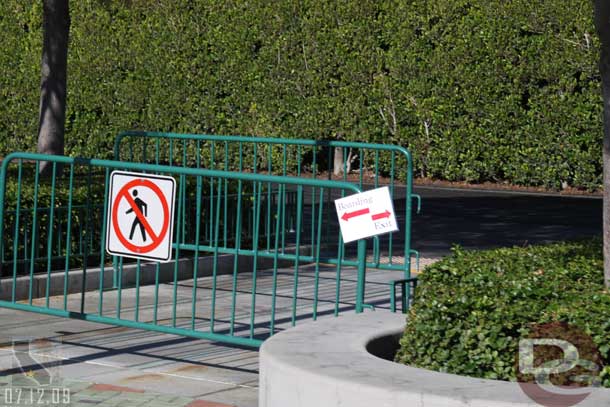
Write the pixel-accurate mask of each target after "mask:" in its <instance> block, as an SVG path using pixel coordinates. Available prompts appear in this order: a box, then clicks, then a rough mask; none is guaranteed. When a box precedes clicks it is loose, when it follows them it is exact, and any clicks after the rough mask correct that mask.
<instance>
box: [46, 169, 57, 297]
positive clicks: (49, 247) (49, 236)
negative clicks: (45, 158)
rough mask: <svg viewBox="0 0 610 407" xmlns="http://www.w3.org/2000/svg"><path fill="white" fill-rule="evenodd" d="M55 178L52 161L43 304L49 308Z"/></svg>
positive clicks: (55, 173)
mask: <svg viewBox="0 0 610 407" xmlns="http://www.w3.org/2000/svg"><path fill="white" fill-rule="evenodd" d="M56 178H57V163H56V162H53V171H52V173H51V204H50V206H49V226H48V230H47V281H46V285H45V305H46V307H47V308H49V296H50V295H49V294H50V291H51V258H52V257H53V221H54V218H55V181H56Z"/></svg>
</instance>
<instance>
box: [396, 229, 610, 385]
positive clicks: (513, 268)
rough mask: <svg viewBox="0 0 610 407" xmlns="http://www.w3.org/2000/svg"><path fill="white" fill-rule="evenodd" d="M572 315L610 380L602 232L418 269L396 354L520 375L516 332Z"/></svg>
mask: <svg viewBox="0 0 610 407" xmlns="http://www.w3.org/2000/svg"><path fill="white" fill-rule="evenodd" d="M551 322H561V323H567V324H569V325H570V326H574V327H576V328H578V329H579V330H580V331H581V332H583V333H585V334H587V335H588V336H590V337H591V338H592V339H593V341H594V342H595V345H596V346H597V348H598V350H599V353H600V356H601V360H602V365H604V366H605V367H603V370H602V373H601V379H602V382H603V385H604V386H605V387H610V367H608V365H609V364H610V363H609V362H610V293H609V292H608V290H606V289H605V287H604V284H603V257H602V249H601V241H600V240H598V239H594V240H586V241H580V242H565V243H555V244H550V245H543V246H531V247H521V248H517V247H515V248H502V249H495V250H489V251H465V250H462V249H461V248H454V250H453V254H452V256H450V257H448V258H446V259H444V260H442V261H440V262H438V263H436V264H434V265H432V266H430V267H428V268H427V269H426V270H425V271H424V272H423V273H422V275H421V280H420V286H419V287H418V292H417V295H416V299H415V303H414V305H413V307H412V308H411V312H410V315H409V318H408V322H407V326H406V329H405V333H404V336H403V337H402V339H401V341H400V343H401V346H400V349H399V351H398V353H397V355H396V361H397V362H401V363H405V364H409V365H412V366H416V367H421V368H427V369H433V370H438V371H442V372H448V373H454V374H460V375H466V376H475V377H482V378H488V379H501V380H513V381H514V380H516V379H517V368H516V364H515V360H516V355H517V353H518V345H519V339H520V338H523V337H528V335H529V334H530V333H531V332H532V330H533V329H534V327H535V326H538V324H545V323H551Z"/></svg>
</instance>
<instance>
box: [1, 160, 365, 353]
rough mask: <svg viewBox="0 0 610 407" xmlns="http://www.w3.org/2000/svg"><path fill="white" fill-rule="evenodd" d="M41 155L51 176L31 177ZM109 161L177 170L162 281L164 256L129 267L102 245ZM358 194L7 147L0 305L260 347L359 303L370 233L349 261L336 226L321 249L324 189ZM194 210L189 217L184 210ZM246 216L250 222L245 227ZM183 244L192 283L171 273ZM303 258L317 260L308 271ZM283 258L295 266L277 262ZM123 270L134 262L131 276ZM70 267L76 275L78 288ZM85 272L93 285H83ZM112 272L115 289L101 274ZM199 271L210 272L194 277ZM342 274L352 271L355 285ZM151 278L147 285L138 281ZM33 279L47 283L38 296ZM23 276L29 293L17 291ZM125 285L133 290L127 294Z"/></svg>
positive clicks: (334, 186)
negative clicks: (83, 189)
mask: <svg viewBox="0 0 610 407" xmlns="http://www.w3.org/2000/svg"><path fill="white" fill-rule="evenodd" d="M42 161H49V162H52V175H51V176H50V177H49V178H46V179H41V178H40V177H39V175H38V174H39V169H40V163H41V162H42ZM112 170H125V171H134V172H140V173H149V174H160V175H169V176H172V177H174V178H175V179H176V182H177V184H176V185H177V195H176V196H177V199H176V210H175V231H174V234H173V236H174V238H173V243H172V247H173V250H174V256H173V258H174V262H173V263H168V264H169V266H168V267H170V270H171V273H172V275H173V278H172V279H171V280H170V282H169V284H163V283H162V282H160V275H161V274H162V272H164V270H165V269H163V267H166V266H167V265H162V264H160V263H146V264H145V263H144V262H141V261H140V260H137V261H133V262H132V263H131V264H128V262H129V259H126V258H123V257H119V258H118V261H116V262H114V263H113V261H112V256H110V255H108V254H107V253H106V247H105V239H104V236H105V235H106V221H107V216H108V214H107V205H106V204H105V203H106V202H107V199H108V194H109V177H110V173H111V171H112ZM82 174H86V175H85V176H84V180H85V181H84V183H85V184H88V186H87V188H88V189H87V192H88V193H85V194H80V193H78V188H77V187H76V184H77V182H78V179H79V178H80V177H81V176H82ZM14 179H16V180H17V181H18V182H17V183H16V184H15V183H11V182H12V181H14ZM24 179H33V180H34V183H33V185H32V190H31V191H30V190H28V191H27V192H24V190H23V189H22V188H21V184H22V183H21V181H23V180H24ZM92 180H97V182H92ZM8 185H12V186H11V188H10V191H9V188H7V186H8ZM15 185H16V189H15V190H13V187H14V186H15ZM96 191H97V192H96ZM358 192H360V188H358V187H357V186H355V185H353V184H351V183H346V182H339V181H329V180H320V179H308V178H299V177H278V176H274V175H266V174H255V173H244V172H241V173H238V172H227V171H219V170H209V169H202V168H187V167H177V166H164V165H158V164H145V163H130V162H119V161H108V160H98V159H80V158H70V157H61V156H48V155H39V154H31V153H13V154H10V155H9V156H7V157H6V158H5V159H4V161H3V163H2V167H1V171H0V208H1V210H0V234H1V235H2V239H1V240H0V253H2V254H3V256H2V258H1V262H0V265H1V267H2V273H3V276H5V278H7V276H8V280H9V282H10V287H9V289H8V291H6V290H5V291H3V292H2V293H0V296H2V300H0V307H6V308H11V309H17V310H24V311H32V312H37V313H42V314H48V315H54V316H59V317H66V318H77V319H83V320H87V321H93V322H100V323H106V324H111V325H119V326H126V327H131V328H141V329H147V330H152V331H158V332H164V333H171V334H178V335H184V336H190V337H195V338H202V339H209V340H217V341H222V342H227V343H232V344H238V345H247V346H259V345H260V344H261V343H262V341H263V340H264V338H266V337H268V336H269V335H272V334H273V333H274V332H276V330H277V325H278V324H279V323H282V322H283V323H289V324H291V325H294V324H295V323H296V321H297V320H299V319H301V318H303V317H311V318H313V319H315V318H317V316H318V315H319V314H320V313H322V312H325V313H333V314H335V315H337V314H338V313H339V312H340V311H341V310H342V309H343V308H353V309H355V310H356V312H361V311H362V310H363V308H364V307H366V304H365V302H364V292H365V270H366V261H365V259H366V241H365V240H364V239H363V240H360V241H358V243H357V247H356V257H357V260H356V261H355V262H353V264H354V265H355V266H356V268H355V269H349V268H346V267H345V263H344V261H343V260H344V256H345V254H346V253H347V251H346V249H345V246H346V245H344V244H343V242H342V240H341V237H340V235H337V236H336V237H337V242H336V243H337V244H336V246H337V252H336V253H332V254H327V253H323V252H322V251H321V247H322V239H323V236H324V229H325V222H326V219H327V218H328V217H329V216H330V215H329V214H328V213H329V212H333V211H334V205H328V204H327V199H326V197H327V196H329V195H338V196H341V195H350V194H353V193H358ZM186 197H189V199H186ZM312 197H315V199H314V200H313V201H312V200H311V199H312ZM289 200H290V202H288V201H289ZM289 204H290V205H289ZM291 205H292V206H294V208H295V209H296V210H295V218H294V219H293V220H292V221H291V222H292V224H291V228H292V230H291V229H290V228H287V227H284V224H285V223H287V222H288V221H287V219H286V216H285V212H286V210H287V208H289V207H290V206H291ZM41 207H44V208H45V209H44V210H43V211H41V209H40V208H41ZM263 207H264V208H263ZM58 208H62V209H61V210H58ZM63 208H65V209H63ZM83 208H84V209H83ZM268 208H270V209H268ZM263 209H265V211H264V210H263ZM267 209H268V210H267ZM83 210H84V212H82V211H83ZM189 211H191V212H192V214H193V216H192V218H190V219H187V213H188V212H189ZM265 212H266V213H265ZM26 213H27V214H28V215H27V217H26V215H25V214H26ZM248 214H249V215H248ZM247 215H248V216H247ZM79 217H85V218H86V220H85V221H84V222H82V224H83V225H85V226H84V227H83V230H82V231H77V232H75V230H74V229H73V227H72V224H73V223H74V222H75V221H76V220H77V218H79ZM305 217H307V218H311V219H313V223H311V224H309V223H308V227H312V229H311V230H309V229H306V228H305V227H304V225H305V223H306V222H305ZM244 219H249V220H248V221H247V222H251V228H249V229H246V228H244V226H243V224H244V223H247V222H244ZM8 220H10V221H8ZM187 221H188V222H190V224H189V225H187V224H186V223H187ZM187 226H188V228H187ZM204 230H209V233H208V234H205V233H203V231H204ZM83 242H84V243H83ZM81 246H82V247H81ZM185 251H188V252H189V253H192V254H193V257H194V261H192V263H189V264H191V266H190V267H191V269H190V270H189V271H188V272H189V275H190V276H191V277H192V279H191V280H190V282H189V281H188V280H187V281H186V282H185V281H179V280H178V275H179V272H181V269H180V268H181V267H183V265H182V263H181V260H179V259H182V258H183V253H184V252H185ZM24 253H27V255H25V254H24ZM77 254H78V256H81V257H82V259H81V262H82V264H81V265H80V266H79V267H78V268H76V269H75V268H73V266H74V265H73V263H72V258H73V257H74V256H76V255H77ZM244 259H250V261H249V262H245V260H244ZM205 261H207V263H206V262H205ZM58 262H59V263H61V266H62V267H57V266H58ZM265 262H266V263H265ZM263 263H265V264H266V265H264V264H263ZM304 263H305V264H309V265H312V266H311V268H310V269H309V272H307V271H306V270H304V269H303V268H302V267H303V264H304ZM185 264H186V263H185ZM286 264H289V265H290V267H289V268H282V267H286ZM94 265H95V266H96V268H95V270H94V267H93V266H94ZM329 265H331V266H329ZM263 266H264V267H263ZM130 267H131V269H133V270H135V271H134V273H133V275H131V276H128V275H127V274H128V268H130ZM244 267H248V271H247V272H244ZM58 268H60V269H61V270H62V271H61V273H60V274H58V273H57V272H56V271H57V269H58ZM24 269H25V270H27V273H26V274H25V275H22V274H23V270H24ZM162 269H163V270H162ZM54 272H55V273H54ZM37 273H43V274H42V275H41V274H37ZM75 273H77V274H79V275H82V278H81V281H80V282H79V283H78V284H77V286H76V288H75V286H74V281H73V280H75V279H74V277H75ZM80 273H82V274H80ZM92 273H96V275H97V277H96V278H99V285H98V286H97V287H96V288H97V289H96V290H95V291H93V292H88V293H87V294H85V293H86V291H87V290H86V287H87V285H88V283H87V276H88V275H90V276H91V275H93V274H92ZM109 273H110V274H112V276H113V277H114V278H113V280H114V283H115V287H114V288H113V285H112V284H108V278H105V277H107V276H108V274H109ZM350 273H351V274H350ZM204 275H205V276H206V278H207V279H206V280H205V281H204V282H201V281H202V280H200V278H202V277H203V276H204ZM342 275H343V277H345V276H346V275H351V277H353V278H350V279H349V281H350V282H351V285H349V284H347V283H346V282H345V279H342ZM153 276H154V278H153ZM57 277H60V278H57ZM146 279H147V281H153V284H152V285H150V286H145V285H144V281H145V280H146ZM322 279H325V280H326V281H328V280H331V281H333V280H334V281H335V285H334V291H333V292H332V293H328V292H327V293H322V292H321V288H320V281H321V280H322ZM342 281H343V282H342ZM305 282H307V285H306V284H305ZM36 284H39V287H40V284H42V289H41V290H42V296H41V297H40V298H38V299H37V295H36V293H35V292H34V287H35V285H36ZM346 284H347V285H346ZM23 285H24V286H25V288H26V295H25V297H24V298H20V295H19V292H20V291H22V288H23V287H22V286H23ZM20 287H21V288H20ZM128 288H129V289H132V290H135V295H133V296H125V293H124V292H125V290H126V289H128ZM303 290H305V293H304V292H303ZM325 290H327V288H325ZM131 292H133V291H130V293H131ZM221 304H222V305H224V306H221ZM222 310H224V311H222Z"/></svg>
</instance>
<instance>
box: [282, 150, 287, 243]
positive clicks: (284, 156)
mask: <svg viewBox="0 0 610 407" xmlns="http://www.w3.org/2000/svg"><path fill="white" fill-rule="evenodd" d="M286 165H287V164H286V144H284V145H282V175H283V176H284V177H285V176H286V174H287V173H286ZM283 190H284V194H286V186H285V185H284V186H283ZM284 199H285V197H284ZM281 233H282V254H283V253H284V250H285V249H286V209H285V208H284V210H283V211H282V230H281Z"/></svg>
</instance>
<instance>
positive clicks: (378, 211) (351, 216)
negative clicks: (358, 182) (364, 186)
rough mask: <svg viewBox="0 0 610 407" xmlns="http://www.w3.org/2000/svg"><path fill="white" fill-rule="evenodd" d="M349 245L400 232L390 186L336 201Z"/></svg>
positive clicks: (343, 232)
mask: <svg viewBox="0 0 610 407" xmlns="http://www.w3.org/2000/svg"><path fill="white" fill-rule="evenodd" d="M335 207H336V209H337V216H338V217H339V226H340V228H341V235H342V236H343V241H344V242H345V243H349V242H353V241H354V240H358V239H362V238H365V237H370V236H375V235H381V234H383V233H389V232H395V231H397V230H398V224H397V223H396V216H395V215H394V205H393V203H392V197H391V196H390V189H389V188H388V187H381V188H377V189H372V190H370V191H366V192H362V193H360V194H355V195H351V196H347V197H345V198H341V199H337V200H335Z"/></svg>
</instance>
